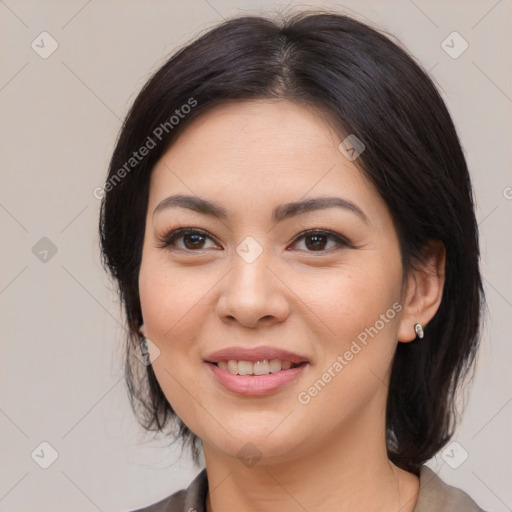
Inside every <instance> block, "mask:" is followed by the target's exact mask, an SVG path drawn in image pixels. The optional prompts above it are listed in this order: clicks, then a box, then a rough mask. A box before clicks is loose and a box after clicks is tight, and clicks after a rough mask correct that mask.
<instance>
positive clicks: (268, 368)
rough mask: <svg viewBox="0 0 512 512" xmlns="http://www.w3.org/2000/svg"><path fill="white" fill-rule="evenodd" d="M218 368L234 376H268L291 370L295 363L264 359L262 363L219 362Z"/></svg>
mask: <svg viewBox="0 0 512 512" xmlns="http://www.w3.org/2000/svg"><path fill="white" fill-rule="evenodd" d="M217 366H218V367H219V368H220V369H222V370H226V371H228V372H229V373H232V374H233V375H268V374H269V373H277V372H280V371H281V370H289V369H290V368H291V367H292V366H293V363H292V362H291V361H280V360H279V359H271V360H270V361H269V360H268V359H263V360H262V361H256V362H254V363H253V362H252V361H235V360H233V359H231V360H229V361H219V362H218V363H217Z"/></svg>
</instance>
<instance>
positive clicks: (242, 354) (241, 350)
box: [204, 346, 308, 364]
mask: <svg viewBox="0 0 512 512" xmlns="http://www.w3.org/2000/svg"><path fill="white" fill-rule="evenodd" d="M264 359H267V360H271V359H279V360H280V361H290V362H291V363H295V364H300V363H304V362H308V359H307V358H306V357H303V356H301V355H299V354H296V353H294V352H290V351H288V350H283V349H281V348H277V347H270V346H261V347H251V348H247V347H227V348H223V349H221V350H216V351H215V352H212V353H211V354H208V355H207V356H206V357H205V359H204V360H205V361H206V362H208V363H218V362H219V361H230V360H235V361H252V362H256V361H263V360H264Z"/></svg>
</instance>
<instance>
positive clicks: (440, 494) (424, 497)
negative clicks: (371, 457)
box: [132, 465, 485, 512]
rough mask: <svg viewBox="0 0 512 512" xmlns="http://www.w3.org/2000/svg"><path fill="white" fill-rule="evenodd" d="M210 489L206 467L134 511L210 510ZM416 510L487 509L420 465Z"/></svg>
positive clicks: (457, 511)
mask: <svg viewBox="0 0 512 512" xmlns="http://www.w3.org/2000/svg"><path fill="white" fill-rule="evenodd" d="M207 492H208V479H207V476H206V469H203V470H202V471H201V472H200V473H199V474H198V475H197V476H196V478H195V479H194V480H193V481H192V483H191V484H190V485H189V486H188V487H187V489H182V490H181V491H178V492H176V493H174V494H172V495H171V496H169V497H167V498H165V499H163V500H161V501H159V502H157V503H154V504H153V505H150V506H149V507H145V508H141V509H138V510H134V511H132V512H206V507H205V500H206V494H207ZM414 512H485V511H484V510H483V509H481V508H480V507H479V506H478V505H477V504H476V503H475V502H474V501H473V500H472V499H471V498H470V497H469V496H468V495H467V494H466V493H465V492H464V491H462V490H461V489H457V488H456V487H452V486H450V485H448V484H446V483H445V482H443V480H441V479H440V478H439V477H438V476H437V475H436V473H434V472H433V471H432V470H431V469H430V468H428V467H427V466H425V465H423V466H421V469H420V489H419V494H418V501H417V503H416V506H415V507H414Z"/></svg>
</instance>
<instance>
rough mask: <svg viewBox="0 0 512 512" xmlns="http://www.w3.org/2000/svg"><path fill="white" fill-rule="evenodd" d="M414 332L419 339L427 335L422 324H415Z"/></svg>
mask: <svg viewBox="0 0 512 512" xmlns="http://www.w3.org/2000/svg"><path fill="white" fill-rule="evenodd" d="M414 332H415V333H416V336H418V338H420V339H421V338H423V336H424V335H425V333H424V332H423V326H422V325H421V324H414Z"/></svg>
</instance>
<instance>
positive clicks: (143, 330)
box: [139, 323, 146, 337]
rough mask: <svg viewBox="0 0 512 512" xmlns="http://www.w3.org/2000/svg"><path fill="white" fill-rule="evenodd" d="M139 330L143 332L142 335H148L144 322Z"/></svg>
mask: <svg viewBox="0 0 512 512" xmlns="http://www.w3.org/2000/svg"><path fill="white" fill-rule="evenodd" d="M139 332H140V333H141V334H142V336H144V337H146V328H145V327H144V323H142V324H141V325H140V327H139Z"/></svg>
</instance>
